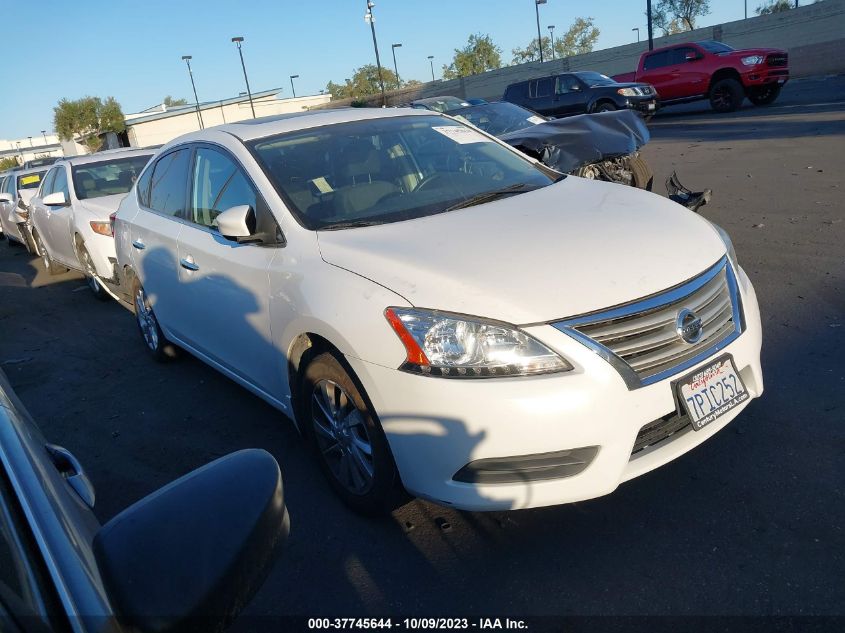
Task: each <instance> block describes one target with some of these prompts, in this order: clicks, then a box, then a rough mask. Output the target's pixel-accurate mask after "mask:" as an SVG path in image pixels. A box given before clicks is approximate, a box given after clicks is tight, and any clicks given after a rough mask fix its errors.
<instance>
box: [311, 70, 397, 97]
mask: <svg viewBox="0 0 845 633" xmlns="http://www.w3.org/2000/svg"><path fill="white" fill-rule="evenodd" d="M381 78H382V80H383V81H384V89H385V90H396V89H398V88H401V87H402V84H401V82H400V81H399V80H398V79H397V78H396V73H394V72H393V71H392V70H390V69H388V68H385V67H384V66H382V68H381ZM326 91H327V92H328V93H330V94H331V95H332V96H333V97H334V98H335V99H346V98H353V99H354V98H358V97H364V96H367V95H374V94H379V93H381V84H380V82H379V74H378V66H376V65H375V64H366V65H364V66H361V67H360V68H358V69H356V70H355V72H354V73H353V74H352V79H347V80H345V83H344V84H336V83H334V82H333V81H330V82H329V83H328V84H327V85H326Z"/></svg>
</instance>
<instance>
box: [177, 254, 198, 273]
mask: <svg viewBox="0 0 845 633" xmlns="http://www.w3.org/2000/svg"><path fill="white" fill-rule="evenodd" d="M179 265H180V266H182V268H185V269H187V270H199V269H200V267H199V266H197V264H196V262H195V261H194V258H193V257H191V256H190V255H188V256H187V257H183V258H182V259H180V260H179Z"/></svg>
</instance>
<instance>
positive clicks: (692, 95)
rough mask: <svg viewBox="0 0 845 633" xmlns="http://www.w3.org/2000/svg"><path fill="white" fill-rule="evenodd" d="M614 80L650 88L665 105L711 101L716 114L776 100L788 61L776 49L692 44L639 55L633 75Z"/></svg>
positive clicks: (629, 74)
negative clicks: (643, 84) (738, 48)
mask: <svg viewBox="0 0 845 633" xmlns="http://www.w3.org/2000/svg"><path fill="white" fill-rule="evenodd" d="M613 79H615V80H616V81H619V82H623V81H625V82H627V81H637V82H642V83H647V84H651V85H653V86H654V87H655V88H656V89H657V93H658V95H659V96H660V101H661V103H662V104H663V105H671V104H673V103H684V102H687V101H696V100H698V99H709V100H710V105H711V107H712V108H713V109H714V110H715V111H716V112H732V111H734V110H736V109H737V108H738V107H739V106H740V105H741V104H742V100H743V99H745V97H748V99H749V100H750V101H751V103H753V104H755V105H768V104H770V103H772V102H773V101H774V100H775V99H777V98H778V95H779V94H780V89H781V88H782V87H783V85H784V84H785V83H786V82H787V80H788V79H789V59H788V57H787V54H786V51H782V50H778V49H774V48H748V49H744V50H735V49H733V48H731V47H730V46H728V45H727V44H723V43H722V42H715V41H712V40H709V41H705V42H690V43H687V44H675V45H673V46H667V47H665V48H658V49H655V50H653V51H649V52H647V53H643V54H642V56H641V57H640V64H639V67H638V68H637V72H635V73H626V74H624V75H616V76H614V77H613Z"/></svg>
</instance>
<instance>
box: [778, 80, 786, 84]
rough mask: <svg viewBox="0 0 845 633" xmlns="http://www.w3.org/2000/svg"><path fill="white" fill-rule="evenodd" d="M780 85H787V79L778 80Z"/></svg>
mask: <svg viewBox="0 0 845 633" xmlns="http://www.w3.org/2000/svg"><path fill="white" fill-rule="evenodd" d="M778 83H779V84H785V83H786V79H778Z"/></svg>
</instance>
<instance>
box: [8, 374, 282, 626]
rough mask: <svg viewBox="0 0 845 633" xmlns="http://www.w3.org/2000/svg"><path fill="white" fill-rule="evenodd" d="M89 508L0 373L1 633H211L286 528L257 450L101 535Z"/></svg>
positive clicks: (272, 476)
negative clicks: (205, 632)
mask: <svg viewBox="0 0 845 633" xmlns="http://www.w3.org/2000/svg"><path fill="white" fill-rule="evenodd" d="M93 504H94V489H93V487H92V486H91V483H90V481H89V480H88V478H87V476H86V475H85V472H84V471H83V469H82V467H81V466H80V464H79V462H78V461H77V460H76V458H75V457H74V456H73V455H72V454H71V453H70V452H69V451H68V450H67V449H64V448H62V447H60V446H55V445H52V444H47V443H46V441H45V440H44V438H43V437H42V435H41V433H40V432H39V430H38V428H37V427H36V426H35V424H34V422H33V421H32V420H31V418H30V417H29V415H28V414H27V413H26V411H25V410H24V408H23V405H22V404H21V403H20V402H19V401H18V399H17V397H16V396H15V395H14V393H13V392H12V391H11V388H10V387H9V384H8V382H7V380H6V377H5V375H3V374H2V372H0V551H2V552H3V563H4V564H3V565H2V566H0V628H2V630H3V631H4V632H6V633H19V632H20V633H24V632H25V633H29V632H32V631H74V632H75V633H85V632H91V633H94V632H99V633H102V632H105V631H108V632H110V633H120V632H121V631H133V632H134V631H145V632H152V631H163V630H167V631H174V632H175V631H185V630H220V629H221V628H222V627H223V625H225V624H226V623H227V622H229V621H230V620H231V619H232V618H233V617H234V616H235V615H237V613H238V612H239V611H240V609H242V608H243V606H244V605H245V604H246V603H247V602H248V601H249V599H250V597H251V596H252V594H253V593H254V592H255V591H256V590H257V589H258V587H259V586H260V584H261V581H262V580H263V577H264V576H265V574H266V573H267V571H268V570H269V568H270V566H271V565H272V563H273V561H274V557H275V556H274V554H275V551H276V549H277V546H279V545H281V543H282V542H283V541H284V539H285V537H286V536H287V531H288V518H287V512H286V510H285V506H284V500H283V496H282V487H281V475H280V473H279V467H278V464H277V463H276V461H275V460H274V459H273V457H272V456H270V455H269V454H268V453H266V452H264V451H259V450H251V451H250V450H247V451H240V452H238V453H233V454H231V455H229V456H227V457H224V458H221V459H219V460H217V461H216V462H213V463H211V464H209V465H206V466H205V467H203V468H200V469H198V470H196V471H194V472H192V473H190V474H188V475H186V476H185V477H183V478H181V479H179V480H177V481H175V482H173V483H171V484H169V485H168V486H166V487H164V488H162V489H161V490H159V491H157V492H155V493H153V494H152V495H150V496H149V497H146V498H145V499H143V500H141V501H139V502H138V503H136V504H135V505H133V506H131V507H130V508H128V509H127V510H124V511H123V512H122V513H120V514H119V515H118V516H117V517H115V518H114V519H112V520H111V521H110V522H108V523H107V524H106V525H104V526H100V525H99V523H98V522H97V519H96V518H95V516H94V513H93V511H92V506H93ZM233 517H240V518H239V519H235V520H233ZM174 526H178V527H174Z"/></svg>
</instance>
